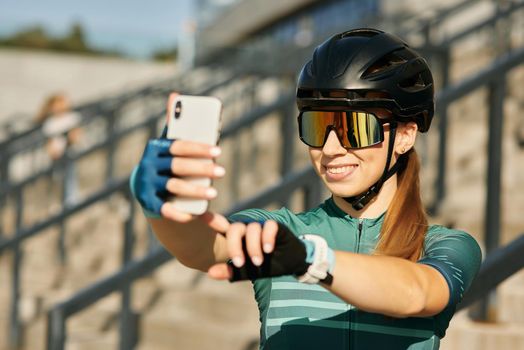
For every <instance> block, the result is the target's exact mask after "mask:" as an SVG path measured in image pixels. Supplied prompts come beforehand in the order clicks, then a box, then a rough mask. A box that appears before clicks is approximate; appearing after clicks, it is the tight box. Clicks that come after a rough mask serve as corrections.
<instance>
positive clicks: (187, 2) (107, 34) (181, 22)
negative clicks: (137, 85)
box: [0, 0, 193, 58]
mask: <svg viewBox="0 0 524 350" xmlns="http://www.w3.org/2000/svg"><path fill="white" fill-rule="evenodd" d="M192 15H193V1H192V0H149V1H145V0H88V1H86V0H82V1H80V0H0V37H3V36H6V35H9V34H11V33H13V32H16V31H18V30H20V29H22V28H25V27H28V26H32V25H36V24H41V25H42V26H44V27H45V28H46V30H48V32H49V33H51V34H53V35H61V34H65V33H66V32H67V31H68V29H69V28H70V26H71V24H72V23H74V22H80V23H81V24H82V26H83V28H84V30H85V32H86V34H87V40H88V41H89V43H90V44H92V45H93V46H94V47H99V48H109V49H117V50H119V51H123V52H125V53H127V54H129V55H131V56H134V57H138V58H145V57H148V56H149V55H150V54H151V52H152V51H154V50H155V49H158V48H167V47H173V46H175V45H176V43H177V41H178V39H179V37H180V35H182V33H184V29H183V28H185V27H187V25H186V23H187V22H188V21H189V20H191V19H192Z"/></svg>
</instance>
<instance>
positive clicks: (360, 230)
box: [357, 219, 364, 253]
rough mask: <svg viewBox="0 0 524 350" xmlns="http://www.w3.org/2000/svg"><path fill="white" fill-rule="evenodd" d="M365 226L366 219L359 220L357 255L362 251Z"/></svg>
mask: <svg viewBox="0 0 524 350" xmlns="http://www.w3.org/2000/svg"><path fill="white" fill-rule="evenodd" d="M363 224H364V219H358V237H357V253H358V252H359V250H360V237H362V228H363Z"/></svg>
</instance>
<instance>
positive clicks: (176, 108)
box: [167, 95, 222, 215]
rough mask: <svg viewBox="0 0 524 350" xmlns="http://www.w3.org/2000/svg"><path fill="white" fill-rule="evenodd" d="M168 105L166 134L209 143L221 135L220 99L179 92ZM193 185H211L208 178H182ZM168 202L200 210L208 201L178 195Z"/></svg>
mask: <svg viewBox="0 0 524 350" xmlns="http://www.w3.org/2000/svg"><path fill="white" fill-rule="evenodd" d="M173 103H174V105H173V106H171V107H172V108H171V111H172V112H171V114H170V115H169V122H168V126H167V138H169V139H176V140H188V141H195V142H200V143H207V144H209V145H216V144H217V143H218V139H219V136H220V115H221V112H222V102H221V101H220V100H219V99H218V98H216V97H211V96H188V95H179V96H177V98H176V99H175V101H174V102H173ZM201 161H202V162H210V163H211V162H213V160H212V159H202V160H201ZM185 179H186V180H187V181H190V182H192V183H194V184H196V185H199V186H203V187H208V186H211V179H210V178H207V177H206V178H199V177H188V178H185ZM171 203H173V205H174V206H175V208H176V209H177V210H179V211H181V212H185V213H190V214H195V215H198V214H203V213H204V212H205V211H206V210H207V207H208V205H209V201H208V200H206V199H192V198H177V197H174V198H173V199H172V200H171Z"/></svg>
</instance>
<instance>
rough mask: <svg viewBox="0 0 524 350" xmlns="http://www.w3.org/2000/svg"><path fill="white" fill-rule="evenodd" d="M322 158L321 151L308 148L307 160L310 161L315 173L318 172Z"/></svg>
mask: <svg viewBox="0 0 524 350" xmlns="http://www.w3.org/2000/svg"><path fill="white" fill-rule="evenodd" d="M321 158H322V151H321V150H318V149H314V148H309V159H311V164H312V165H313V168H315V170H316V171H317V173H318V172H319V170H320V159H321Z"/></svg>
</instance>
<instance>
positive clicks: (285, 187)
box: [47, 166, 320, 350]
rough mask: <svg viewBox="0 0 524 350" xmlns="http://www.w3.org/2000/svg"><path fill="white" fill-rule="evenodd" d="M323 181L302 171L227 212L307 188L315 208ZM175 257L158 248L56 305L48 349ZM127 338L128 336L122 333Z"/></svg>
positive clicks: (307, 198)
mask: <svg viewBox="0 0 524 350" xmlns="http://www.w3.org/2000/svg"><path fill="white" fill-rule="evenodd" d="M318 186H319V179H318V177H317V176H316V174H315V172H314V170H313V168H312V167H310V166H308V167H306V168H304V169H302V170H300V171H297V172H294V173H292V174H288V175H287V176H285V177H284V178H283V180H282V182H281V183H279V184H277V185H274V186H271V187H270V188H269V189H267V190H265V191H263V192H261V193H259V194H258V195H255V196H253V197H252V198H250V199H249V200H246V201H244V202H242V203H239V204H237V205H235V206H234V207H232V208H231V209H230V210H228V211H227V213H228V214H226V216H228V215H231V214H233V213H235V212H238V211H240V210H242V209H246V208H251V207H255V206H256V207H264V206H267V205H269V204H271V203H273V202H281V201H284V200H285V199H286V198H287V197H288V196H289V195H290V194H291V193H293V192H294V191H296V190H297V189H300V188H304V189H307V190H310V192H312V193H315V196H305V206H306V207H311V206H313V205H315V204H317V203H318V201H319V200H320V196H319V192H318V191H316V190H315V188H316V187H318ZM172 258H173V256H172V255H171V254H170V253H168V252H167V251H166V250H165V249H164V248H163V247H159V248H156V249H155V250H154V251H152V252H151V253H149V254H148V255H147V256H145V257H144V258H142V259H140V260H137V261H132V262H130V263H129V264H127V265H126V266H124V267H123V268H122V270H120V271H118V272H116V273H114V274H112V275H111V276H109V277H106V278H104V279H102V280H100V281H99V282H97V283H95V284H93V285H90V286H88V287H86V288H84V289H83V290H81V291H80V292H78V293H76V294H75V295H73V296H72V297H70V298H69V299H68V300H66V301H63V302H61V303H59V304H57V305H55V306H54V307H53V308H52V309H50V310H49V311H48V317H47V349H48V350H62V349H64V346H65V341H66V319H67V318H68V317H69V316H71V315H73V314H75V313H77V312H79V311H82V310H83V309H85V308H86V307H88V306H90V305H92V304H93V303H95V302H96V301H98V300H99V299H101V298H103V297H105V296H107V295H109V294H110V293H113V292H115V291H118V290H120V289H122V288H124V287H126V286H128V285H130V284H131V283H132V282H133V281H134V280H135V279H138V278H141V277H144V276H146V275H148V274H149V273H151V272H152V271H153V270H154V269H156V268H157V267H158V266H160V265H162V264H164V263H165V262H167V261H169V260H171V259H172ZM121 336H122V337H123V336H124V335H123V334H121Z"/></svg>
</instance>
